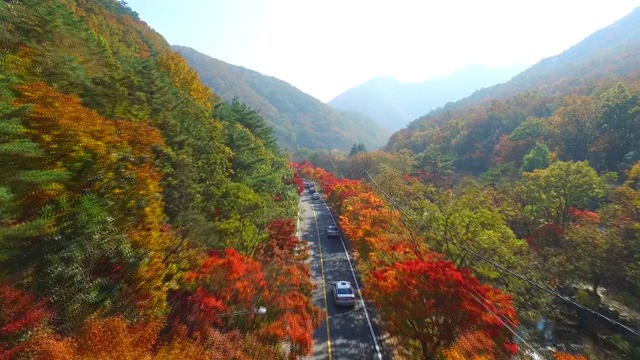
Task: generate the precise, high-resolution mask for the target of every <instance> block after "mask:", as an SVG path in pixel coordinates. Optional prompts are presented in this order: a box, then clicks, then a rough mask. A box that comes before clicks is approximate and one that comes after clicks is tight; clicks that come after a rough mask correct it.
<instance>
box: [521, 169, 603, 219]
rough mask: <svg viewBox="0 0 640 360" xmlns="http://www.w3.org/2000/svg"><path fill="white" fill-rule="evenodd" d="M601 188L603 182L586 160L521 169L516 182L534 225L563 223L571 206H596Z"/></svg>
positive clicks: (569, 215) (600, 197) (581, 207)
mask: <svg viewBox="0 0 640 360" xmlns="http://www.w3.org/2000/svg"><path fill="white" fill-rule="evenodd" d="M605 190H606V185H605V182H604V181H603V179H601V178H600V177H599V176H598V173H596V171H595V169H593V168H592V167H591V166H589V164H588V163H587V162H586V161H579V162H564V161H558V162H555V163H553V164H551V165H550V166H549V167H548V168H546V169H537V170H534V171H533V172H525V173H524V174H522V180H520V181H518V182H517V183H516V192H517V193H518V194H519V196H520V199H521V200H520V201H521V202H522V206H523V208H524V209H525V211H527V212H529V214H530V216H531V217H532V219H531V220H532V221H533V222H538V224H539V223H550V222H555V223H556V224H560V225H565V224H567V223H568V222H569V221H570V220H571V218H572V215H571V208H577V209H587V208H590V207H593V206H597V204H598V203H599V202H600V200H601V199H602V198H603V196H604V195H605Z"/></svg>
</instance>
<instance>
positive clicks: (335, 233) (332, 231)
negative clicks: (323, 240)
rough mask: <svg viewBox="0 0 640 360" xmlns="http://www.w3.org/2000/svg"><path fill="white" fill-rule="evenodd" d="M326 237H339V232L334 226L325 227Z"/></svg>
mask: <svg viewBox="0 0 640 360" xmlns="http://www.w3.org/2000/svg"><path fill="white" fill-rule="evenodd" d="M327 236H340V230H338V227H337V226H335V225H329V226H327Z"/></svg>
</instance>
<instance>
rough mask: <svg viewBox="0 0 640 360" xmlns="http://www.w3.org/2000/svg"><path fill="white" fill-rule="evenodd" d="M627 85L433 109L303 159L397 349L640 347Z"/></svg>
mask: <svg viewBox="0 0 640 360" xmlns="http://www.w3.org/2000/svg"><path fill="white" fill-rule="evenodd" d="M637 84H638V79H637V78H633V77H630V78H628V79H627V81H624V82H618V81H612V80H610V79H601V80H600V81H598V82H597V83H595V84H591V86H590V88H592V89H594V90H593V91H591V92H588V93H586V92H569V93H566V94H563V95H557V96H545V95H543V94H541V93H539V92H535V91H528V92H523V93H521V94H519V95H516V96H514V97H512V98H509V99H506V100H494V101H492V102H491V103H490V104H489V105H487V106H482V105H478V106H475V107H460V108H459V109H453V110H449V111H436V112H434V113H433V114H429V115H427V116H426V117H425V118H424V119H422V121H419V122H418V121H417V122H415V123H414V124H413V125H412V126H410V127H409V128H408V129H405V130H401V131H399V132H398V133H396V134H394V136H393V137H392V139H391V140H390V142H389V144H388V145H387V149H386V151H384V152H368V153H367V152H357V151H356V152H352V153H351V154H350V155H349V156H344V155H341V154H335V153H334V154H332V153H331V152H329V153H327V152H325V153H321V152H319V153H316V154H314V156H312V157H311V158H310V160H311V161H312V162H313V164H314V165H311V164H305V165H304V166H303V168H304V169H305V171H306V173H308V174H310V175H309V176H313V177H314V178H316V179H318V181H319V182H320V183H321V184H322V186H323V188H324V189H325V191H326V192H327V193H328V198H329V200H330V201H331V203H332V205H333V207H334V209H336V211H338V212H339V213H340V226H341V228H342V230H343V231H344V232H345V234H346V235H347V237H348V238H349V239H350V241H351V242H352V245H353V247H354V249H355V251H356V253H357V256H358V260H359V269H360V271H361V276H362V277H363V283H364V289H365V291H366V294H367V295H369V299H370V300H371V301H372V302H373V303H374V304H376V305H377V306H378V308H379V309H380V312H381V317H382V320H383V323H384V324H385V329H386V330H387V331H388V332H389V333H390V334H392V335H394V336H395V337H396V338H397V340H396V342H395V343H396V344H397V345H398V350H399V351H400V353H401V354H404V355H406V356H407V357H408V358H416V357H420V355H419V354H423V356H422V357H423V358H425V359H433V358H440V357H442V356H444V357H445V358H455V359H487V358H505V357H507V358H508V357H510V355H508V354H509V352H510V351H515V349H514V348H513V347H512V345H517V347H518V349H519V353H520V354H523V353H526V352H528V351H531V352H533V351H536V352H537V353H538V354H540V355H541V356H543V358H552V357H553V356H555V357H556V358H563V359H567V358H578V359H580V358H583V357H582V356H586V358H588V359H637V358H639V357H640V331H639V330H638V329H639V328H638V326H639V325H640V307H638V301H637V299H638V298H640V272H639V270H640V212H639V211H638V210H639V209H640V147H639V144H640V143H639V142H638V139H639V138H640V88H638V86H637ZM316 166H318V167H316ZM454 274H455V275H454ZM409 279H410V280H409ZM447 279H456V280H455V281H454V282H452V281H449V280H447ZM478 282H479V283H478ZM454 284H455V285H454ZM480 284H481V285H480ZM460 287H462V288H464V289H466V290H465V291H462V292H460V291H461V290H460V289H459V288H460ZM469 288H472V290H469ZM480 289H482V290H480ZM482 291H485V293H483V292H482ZM469 294H471V295H469ZM465 296H471V297H470V298H468V297H467V298H465ZM417 299H420V301H417ZM450 301H453V302H454V303H455V306H454V305H452V304H451V303H450ZM434 304H435V305H434ZM474 314H475V315H474ZM478 314H484V315H483V316H482V317H481V319H478V318H474V317H473V316H480V315H478ZM419 319H423V320H424V319H430V320H428V321H427V324H426V325H425V324H424V322H423V321H422V320H419ZM483 321H485V322H483ZM495 322H499V323H500V324H502V326H498V328H496V329H492V328H491V326H495V325H496V324H495ZM545 324H547V325H545ZM551 324H552V325H551ZM508 326H510V327H511V328H513V330H514V331H513V332H506V333H505V331H506V330H505V329H507V330H508ZM540 326H541V327H542V330H540V328H538V327H540ZM516 329H517V331H515V330H516ZM434 334H435V335H434ZM434 336H435V337H434ZM550 349H554V350H550ZM554 351H555V353H553V352H554ZM563 351H566V353H565V352H563ZM569 353H571V354H573V355H570V354H569ZM434 354H435V355H434ZM439 356H440V357H439Z"/></svg>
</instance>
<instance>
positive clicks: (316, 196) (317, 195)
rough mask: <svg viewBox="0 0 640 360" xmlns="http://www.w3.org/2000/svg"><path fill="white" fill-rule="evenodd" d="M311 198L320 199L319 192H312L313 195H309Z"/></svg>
mask: <svg viewBox="0 0 640 360" xmlns="http://www.w3.org/2000/svg"><path fill="white" fill-rule="evenodd" d="M311 200H320V194H318V193H317V192H316V193H313V195H311Z"/></svg>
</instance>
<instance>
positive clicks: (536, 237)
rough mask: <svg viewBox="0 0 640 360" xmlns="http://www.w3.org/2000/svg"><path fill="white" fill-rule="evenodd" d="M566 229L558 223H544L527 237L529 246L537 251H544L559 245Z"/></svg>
mask: <svg viewBox="0 0 640 360" xmlns="http://www.w3.org/2000/svg"><path fill="white" fill-rule="evenodd" d="M564 233H565V229H564V228H563V227H562V226H560V225H558V224H556V223H551V224H544V225H542V226H540V227H538V228H537V229H536V230H534V231H533V232H532V233H531V234H529V236H527V237H526V240H527V243H529V246H530V247H531V248H532V249H533V250H536V251H543V250H544V249H545V248H548V247H557V246H559V245H560V242H561V241H562V238H563V237H564Z"/></svg>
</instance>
